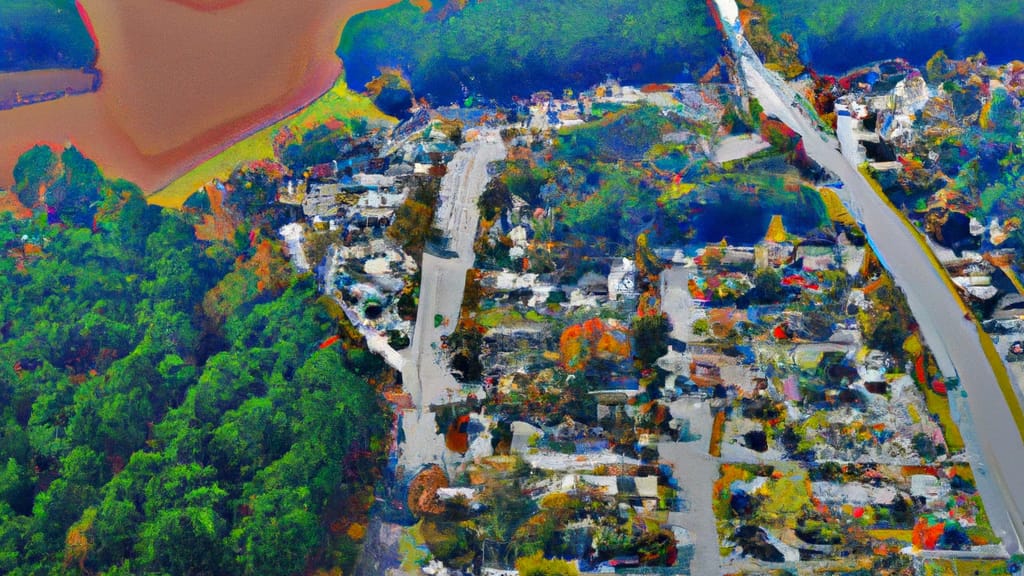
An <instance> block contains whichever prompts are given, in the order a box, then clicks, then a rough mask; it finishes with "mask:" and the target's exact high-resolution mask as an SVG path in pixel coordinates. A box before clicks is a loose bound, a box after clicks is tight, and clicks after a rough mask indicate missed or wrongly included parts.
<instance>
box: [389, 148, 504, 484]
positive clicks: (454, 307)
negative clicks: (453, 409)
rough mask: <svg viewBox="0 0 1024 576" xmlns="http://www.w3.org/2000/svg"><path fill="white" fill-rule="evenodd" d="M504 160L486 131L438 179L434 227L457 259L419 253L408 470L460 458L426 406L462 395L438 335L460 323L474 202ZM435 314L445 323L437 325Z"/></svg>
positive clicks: (405, 449) (409, 372) (406, 417)
mask: <svg viewBox="0 0 1024 576" xmlns="http://www.w3.org/2000/svg"><path fill="white" fill-rule="evenodd" d="M504 157H505V147H504V145H503V144H502V142H501V138H500V137H499V135H498V133H497V131H487V132H484V133H482V134H481V135H480V137H479V138H478V139H477V140H474V141H473V142H471V143H469V144H466V145H464V146H463V148H462V149H461V150H460V151H459V152H458V153H456V155H455V158H453V159H452V161H451V162H450V163H449V164H448V173H447V174H446V175H445V176H444V178H443V179H442V180H441V193H440V200H439V202H440V206H439V207H438V210H437V219H436V222H437V223H438V224H439V225H440V226H442V227H443V228H442V230H443V231H444V233H445V236H446V237H447V238H448V239H449V247H450V249H452V250H453V251H455V252H457V253H458V258H440V257H438V256H434V255H432V254H427V253H425V254H423V268H422V277H421V280H420V301H419V309H418V310H417V313H416V327H415V329H414V332H413V337H412V342H411V344H410V346H409V347H408V348H406V349H405V350H403V351H402V357H403V358H404V359H405V365H404V368H403V370H402V381H403V383H404V386H405V390H406V391H407V392H408V393H409V394H410V395H411V396H412V401H413V403H414V404H415V406H416V408H413V409H411V410H406V411H405V412H404V413H403V415H402V417H403V426H404V431H405V438H406V442H405V444H404V445H403V446H402V447H401V450H402V453H401V457H400V460H399V461H400V463H401V464H402V465H404V466H405V469H406V470H414V469H416V468H418V467H420V466H421V465H423V464H429V463H444V465H445V466H446V467H449V466H454V464H455V463H456V462H455V460H456V459H457V458H458V455H457V454H454V453H452V452H449V451H448V450H447V449H446V448H445V443H444V436H443V435H442V434H438V433H437V431H436V430H435V424H434V414H433V413H432V412H431V411H430V407H431V406H432V405H438V404H445V403H449V402H451V401H452V400H454V399H456V398H457V397H458V396H459V394H460V390H461V385H460V384H459V383H458V382H457V381H456V380H455V378H454V377H453V376H452V375H451V373H450V372H449V371H448V367H447V366H446V365H445V364H444V361H443V358H442V356H441V353H442V350H441V344H442V342H441V336H442V335H446V334H449V333H451V331H452V330H454V329H455V325H456V324H457V323H458V319H459V309H460V308H461V306H462V292H463V290H464V288H465V278H466V271H467V270H469V269H470V268H472V266H473V261H474V259H475V256H474V253H473V241H474V238H475V237H476V229H477V223H478V221H479V218H480V215H479V213H478V211H477V205H476V203H477V199H478V198H479V197H480V194H481V193H482V192H483V190H484V187H485V186H486V185H487V181H488V176H487V165H488V164H489V163H491V162H494V161H496V160H501V159H502V158H504ZM437 315H440V317H441V318H443V320H442V323H441V324H440V325H438V326H435V325H434V324H435V323H434V318H435V316H437Z"/></svg>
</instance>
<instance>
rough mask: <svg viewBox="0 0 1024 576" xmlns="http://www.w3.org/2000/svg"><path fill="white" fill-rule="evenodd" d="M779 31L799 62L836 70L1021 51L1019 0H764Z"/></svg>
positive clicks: (1023, 15) (1005, 56)
mask: <svg viewBox="0 0 1024 576" xmlns="http://www.w3.org/2000/svg"><path fill="white" fill-rule="evenodd" d="M758 3H759V4H761V5H763V6H764V7H766V8H767V9H768V11H769V13H770V15H769V26H770V28H771V29H772V31H773V32H774V33H775V34H776V35H778V34H781V33H783V32H789V33H791V34H792V35H793V37H794V38H795V40H796V41H797V43H798V44H799V45H800V47H801V54H800V55H801V57H802V59H803V60H804V61H805V62H807V63H809V64H810V65H811V66H813V67H814V68H815V69H816V70H818V71H819V72H824V73H829V74H839V73H842V72H845V71H846V70H849V69H851V68H854V67H856V66H860V65H863V64H867V63H869V62H873V61H876V60H882V59H886V58H897V57H901V58H906V59H908V60H910V61H911V62H912V63H914V64H916V65H923V64H924V63H925V62H926V61H927V60H928V58H930V57H931V55H932V54H934V53H935V52H937V51H938V50H945V51H946V53H947V54H949V55H950V56H952V57H956V58H960V57H965V56H969V55H972V54H974V53H976V52H979V51H983V52H985V54H986V55H988V57H989V59H990V60H991V61H993V62H1006V61H1008V60H1011V59H1013V58H1017V57H1019V56H1020V54H1021V53H1024V37H1022V36H1021V35H1020V34H1018V33H1017V31H1018V30H1020V29H1021V27H1022V26H1024V11H1021V9H1020V8H1021V6H1020V2H1019V1H1018V0H991V1H980V0H949V1H945V2H934V1H933V0H873V1H870V2H863V1H859V0H836V1H833V2H819V1H817V0H759V2H758Z"/></svg>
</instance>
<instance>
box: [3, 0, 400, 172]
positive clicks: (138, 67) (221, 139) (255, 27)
mask: <svg viewBox="0 0 1024 576" xmlns="http://www.w3.org/2000/svg"><path fill="white" fill-rule="evenodd" d="M395 1H396V0H303V2H302V3H301V9H297V5H296V4H295V3H292V2H281V1H280V0H147V1H145V2H139V1H133V0H82V5H83V6H84V8H85V10H86V12H87V13H88V14H89V17H90V20H91V21H92V24H93V26H94V30H95V35H96V39H97V44H98V46H99V60H98V62H97V64H96V66H97V68H99V69H100V70H101V71H102V73H103V84H102V86H101V87H100V89H99V90H98V91H96V92H93V93H90V94H83V95H77V96H69V97H65V98H61V99H58V100H53V101H49V102H43V103H39V104H34V105H30V106H22V107H18V108H14V109H11V110H4V111H0V126H2V127H3V129H2V130H0V188H3V187H8V186H10V184H11V181H12V176H11V170H12V168H13V167H14V163H15V161H16V160H17V158H18V156H19V155H20V154H21V153H22V152H24V151H25V150H26V149H28V148H29V147H31V146H33V145H34V144H37V143H47V144H53V145H58V146H63V145H64V144H66V143H73V144H75V145H76V146H77V147H78V148H79V149H80V150H81V151H82V152H83V153H84V154H85V155H86V156H88V157H90V158H92V159H93V160H95V161H96V162H97V163H98V164H99V165H100V166H102V167H103V168H104V171H105V172H106V173H107V174H108V175H112V176H116V177H123V178H127V179H129V180H132V181H134V182H136V183H137V184H139V185H140V186H142V188H143V189H144V190H146V191H153V190H156V189H158V188H160V187H162V186H163V185H165V184H167V183H168V182H170V181H172V180H173V179H174V178H175V177H177V176H179V175H181V174H183V173H184V172H186V171H187V170H188V169H190V168H192V167H193V166H195V165H197V164H199V163H200V162H202V161H203V160H205V159H207V158H209V157H211V156H213V155H214V154H216V153H217V152H219V151H221V150H223V149H224V148H225V147H227V146H228V145H230V144H232V143H233V142H235V141H237V140H239V139H241V138H242V137H244V136H245V135H247V134H250V133H252V132H254V131H256V130H257V129H259V128H261V127H263V126H266V125H268V124H270V123H273V122H274V121H276V120H279V119H281V118H283V117H285V116H287V115H288V114H290V113H291V112H293V111H295V110H297V109H299V108H302V107H303V106H305V105H306V104H308V103H309V102H311V101H313V100H315V99H316V98H317V97H318V96H319V95H320V94H322V93H324V92H326V91H327V90H328V89H330V88H331V86H332V85H333V84H334V82H335V80H336V79H337V77H338V75H339V74H340V73H341V62H340V61H339V60H338V58H337V57H336V56H335V55H334V49H335V47H336V46H337V43H338V39H339V37H340V35H341V30H342V28H343V27H344V25H345V22H346V21H347V20H348V18H349V17H350V16H352V15H353V14H356V13H359V12H362V11H366V10H371V9H375V8H382V7H386V6H388V5H390V4H393V3H394V2H395Z"/></svg>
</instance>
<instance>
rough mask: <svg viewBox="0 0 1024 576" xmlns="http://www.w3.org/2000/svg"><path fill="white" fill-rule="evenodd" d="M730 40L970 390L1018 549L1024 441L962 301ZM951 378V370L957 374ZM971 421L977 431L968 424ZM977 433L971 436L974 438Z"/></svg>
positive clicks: (983, 481) (754, 87)
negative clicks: (828, 175)
mask: <svg viewBox="0 0 1024 576" xmlns="http://www.w3.org/2000/svg"><path fill="white" fill-rule="evenodd" d="M716 3H717V4H718V5H719V6H722V5H727V6H728V7H727V8H726V9H720V12H721V13H722V14H729V13H730V12H731V11H733V10H734V8H735V6H734V4H735V2H734V0H716ZM735 30H736V28H733V31H734V35H733V38H731V42H732V44H733V48H734V51H736V52H737V53H738V54H739V60H740V62H741V67H742V68H741V69H742V73H743V76H744V80H745V81H746V83H747V87H748V89H749V90H750V91H751V92H752V93H753V94H754V95H755V96H756V97H757V98H758V100H760V102H761V105H762V106H764V109H765V111H766V112H768V113H770V114H774V115H775V116H777V117H778V118H779V119H780V120H782V121H783V122H785V123H786V124H787V125H789V127H790V128H792V129H793V130H795V131H796V132H798V133H799V134H800V135H801V136H802V137H803V142H804V147H805V149H806V151H807V154H808V156H810V157H811V158H812V159H814V160H815V161H816V162H817V163H818V164H820V165H821V166H823V167H825V168H826V169H828V170H831V171H832V172H833V173H834V174H836V175H837V176H838V177H839V179H840V180H842V182H843V183H844V185H845V186H844V188H843V190H841V191H840V192H841V196H842V197H843V200H844V202H846V204H847V206H848V207H849V209H850V210H851V212H852V213H853V214H855V215H856V216H857V217H858V218H860V220H861V221H862V222H864V223H866V225H867V226H866V227H867V230H866V231H867V234H868V236H869V238H870V241H871V245H872V246H873V247H874V249H875V251H876V253H877V254H878V255H879V258H880V259H881V260H882V261H883V263H884V264H885V267H886V268H887V269H888V270H889V271H890V272H891V273H892V275H893V277H894V278H895V280H896V283H897V284H898V285H899V286H900V288H902V289H903V291H904V292H905V293H906V295H907V302H908V304H909V305H910V308H911V310H912V311H913V313H914V317H915V319H916V320H917V322H918V324H919V325H920V326H921V332H922V334H923V335H924V338H925V340H926V341H927V342H928V344H929V346H930V347H931V349H932V351H933V352H934V353H935V355H936V358H937V360H938V361H939V363H940V367H942V369H943V373H944V374H947V375H953V374H955V375H958V376H959V377H960V380H961V382H962V384H963V387H964V389H966V390H967V392H968V404H969V407H970V411H969V414H964V415H963V416H964V417H965V418H964V420H965V427H968V428H972V427H973V430H970V431H968V432H969V436H974V437H975V438H976V439H977V445H976V446H975V450H977V451H979V452H980V453H974V454H971V456H972V458H974V459H975V461H976V462H979V463H980V462H981V460H979V459H978V457H979V456H980V457H981V459H983V461H984V464H979V465H978V466H977V470H978V472H979V474H978V480H979V489H980V491H981V494H982V499H983V500H984V503H985V508H986V510H987V512H988V516H989V519H990V521H991V523H992V527H993V529H994V530H995V531H996V534H997V535H999V536H1000V537H1002V538H1003V541H1004V544H1005V545H1006V548H1007V550H1009V551H1010V552H1016V551H1019V550H1020V549H1021V542H1020V538H1021V537H1024V520H1022V518H1024V509H1022V504H1024V440H1022V438H1021V431H1020V430H1018V429H1017V426H1016V425H1015V423H1014V421H1013V418H1012V417H1011V415H1010V411H1009V409H1008V408H1007V405H1006V400H1005V398H1004V396H1003V393H1002V391H1001V390H1000V388H999V384H998V383H997V381H996V378H995V374H994V373H993V371H992V367H991V366H990V365H989V363H988V360H987V358H986V357H985V354H984V352H983V351H982V348H981V344H980V342H979V337H978V333H977V331H976V328H975V325H974V323H973V322H968V321H966V320H964V318H963V316H962V313H961V312H960V308H959V305H958V302H957V300H956V298H955V297H954V295H953V294H951V293H950V292H949V290H948V289H947V288H946V285H945V283H944V282H943V280H942V278H941V277H940V276H939V273H938V272H937V271H936V270H935V269H934V267H933V266H932V264H931V260H930V259H929V258H928V256H927V254H925V253H924V252H923V251H922V250H921V248H920V245H919V244H918V243H917V241H916V238H915V237H914V235H913V233H912V232H911V230H909V229H908V228H907V227H906V225H905V224H904V223H903V220H902V219H901V218H900V217H899V216H898V215H897V214H894V213H893V212H892V210H890V209H889V207H888V206H886V205H885V204H884V203H883V202H882V200H881V199H879V198H878V196H877V195H876V194H875V192H874V190H872V188H871V187H870V185H869V184H868V182H867V181H866V180H865V179H864V177H863V176H862V175H861V174H860V173H859V172H858V171H857V169H856V168H855V167H854V166H853V165H852V164H851V163H850V162H849V161H848V159H847V158H844V157H843V155H842V154H840V152H839V150H838V149H837V147H838V143H837V141H836V140H835V139H834V138H832V137H826V136H824V135H822V134H821V133H820V132H819V131H818V130H817V128H816V127H815V126H814V124H813V123H812V122H811V121H810V119H808V118H807V117H805V116H804V115H803V114H800V113H799V112H797V111H796V110H795V109H794V108H793V107H792V106H791V105H790V103H791V102H792V101H793V94H792V92H791V91H789V90H788V89H787V87H785V86H784V85H782V83H780V82H778V81H777V80H776V81H775V82H774V83H773V82H770V81H769V80H767V79H766V77H768V78H771V76H772V75H771V74H768V73H766V71H765V70H764V67H763V65H762V64H761V62H760V61H759V60H758V58H757V56H756V54H754V51H753V50H752V49H751V48H750V45H749V44H748V43H747V42H746V40H745V39H744V38H743V37H742V35H741V34H739V33H738V32H735ZM953 370H955V372H953V374H951V373H950V372H949V371H953ZM967 420H973V426H972V423H971V422H967ZM970 432H973V434H970Z"/></svg>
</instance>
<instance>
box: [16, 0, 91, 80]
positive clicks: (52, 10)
mask: <svg viewBox="0 0 1024 576" xmlns="http://www.w3.org/2000/svg"><path fill="white" fill-rule="evenodd" d="M94 62H96V45H95V43H93V40H92V37H91V36H89V32H88V30H86V28H85V24H84V23H83V22H82V18H81V16H80V15H79V13H78V9H77V8H76V7H75V0H4V1H3V2H0V72H15V71H21V70H40V69H43V68H85V67H88V66H92V65H93V63H94Z"/></svg>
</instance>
